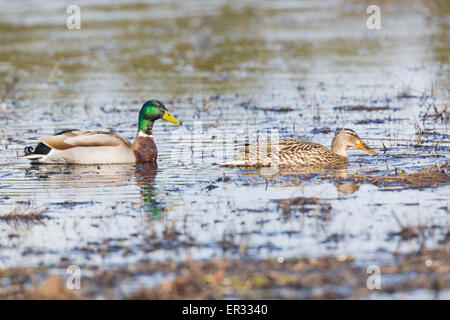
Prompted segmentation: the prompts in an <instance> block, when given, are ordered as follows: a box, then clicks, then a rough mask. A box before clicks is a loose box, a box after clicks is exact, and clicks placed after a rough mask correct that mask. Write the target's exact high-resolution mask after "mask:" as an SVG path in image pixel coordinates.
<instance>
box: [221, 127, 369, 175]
mask: <svg viewBox="0 0 450 320" xmlns="http://www.w3.org/2000/svg"><path fill="white" fill-rule="evenodd" d="M349 147H356V148H359V149H361V150H365V151H367V152H369V153H372V154H376V153H375V151H373V150H372V149H370V148H369V147H368V146H367V145H366V144H365V143H364V142H363V141H362V140H361V139H360V138H359V137H358V135H357V134H356V133H355V132H354V131H353V130H350V129H342V130H341V131H339V132H338V133H337V134H336V136H335V137H334V139H333V142H332V148H331V150H330V149H328V148H326V147H324V146H323V145H321V144H319V143H315V142H311V141H307V140H302V139H280V140H275V141H265V142H259V143H258V142H257V143H253V144H251V145H249V146H247V147H246V148H245V149H244V150H243V151H241V152H239V153H238V154H237V155H236V156H235V158H234V160H233V161H230V162H226V163H223V164H221V166H228V167H234V166H244V167H246V166H247V167H268V166H313V167H338V166H342V165H346V164H347V163H348V158H347V153H346V149H347V148H349Z"/></svg>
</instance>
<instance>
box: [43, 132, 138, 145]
mask: <svg viewBox="0 0 450 320" xmlns="http://www.w3.org/2000/svg"><path fill="white" fill-rule="evenodd" d="M39 140H40V141H41V142H42V143H43V144H45V145H46V146H48V147H50V148H52V149H57V150H66V149H70V148H75V147H104V146H113V147H115V146H119V145H126V146H128V147H131V143H130V142H129V141H128V140H126V139H124V138H122V137H121V136H119V135H117V134H113V133H108V132H99V131H84V130H70V131H64V132H62V133H60V134H57V135H54V136H49V137H44V138H40V139H39Z"/></svg>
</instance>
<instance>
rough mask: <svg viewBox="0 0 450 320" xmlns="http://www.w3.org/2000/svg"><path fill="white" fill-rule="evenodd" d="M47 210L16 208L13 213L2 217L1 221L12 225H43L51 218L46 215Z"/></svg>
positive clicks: (0, 217) (0, 216)
mask: <svg viewBox="0 0 450 320" xmlns="http://www.w3.org/2000/svg"><path fill="white" fill-rule="evenodd" d="M45 212H46V209H43V210H35V209H32V208H29V207H25V208H14V209H13V210H12V211H11V212H9V213H7V214H5V215H0V221H4V222H6V223H11V224H33V223H42V222H43V220H45V219H49V218H50V217H49V216H47V215H45V214H44V213H45Z"/></svg>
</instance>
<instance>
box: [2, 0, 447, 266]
mask: <svg viewBox="0 0 450 320" xmlns="http://www.w3.org/2000/svg"><path fill="white" fill-rule="evenodd" d="M27 3H28V2H27V1H23V2H20V3H16V2H10V1H3V2H2V3H1V11H0V12H1V13H0V18H1V19H0V20H1V21H2V22H1V23H0V31H1V35H0V40H1V43H2V44H1V47H0V74H1V76H2V79H4V80H3V81H2V83H1V85H2V87H0V90H2V91H0V92H1V94H2V97H3V101H5V103H6V104H7V105H8V109H7V111H8V119H7V120H6V119H5V117H4V115H3V114H1V113H0V115H2V116H3V117H0V126H1V131H3V138H2V140H1V144H0V150H1V153H0V188H1V189H0V190H1V193H0V212H1V213H2V214H5V213H8V212H10V211H11V210H13V209H14V208H19V209H22V208H33V209H35V210H45V215H46V219H44V220H42V221H40V222H38V223H24V222H20V223H10V222H8V223H7V222H5V221H0V267H1V268H5V267H10V266H37V265H53V264H56V263H58V262H59V261H60V260H61V259H67V260H68V261H69V262H70V263H71V264H78V265H85V264H102V265H104V266H105V267H112V266H114V265H122V264H123V265H125V264H129V263H133V262H136V261H139V260H150V261H154V260H163V259H185V255H186V254H187V253H188V252H189V254H190V255H191V256H192V257H193V258H196V259H208V258H211V257H223V256H230V257H237V256H242V255H248V256H249V257H252V258H263V257H280V256H281V257H295V256H301V255H307V256H322V255H325V254H329V255H339V254H352V255H354V256H355V257H356V258H357V261H358V262H359V263H361V264H372V263H380V262H381V261H384V260H389V259H391V257H392V253H395V252H409V251H412V250H416V249H418V248H419V247H420V246H426V247H430V248H432V247H434V246H436V245H437V243H438V242H439V241H443V239H445V234H446V232H447V231H446V230H447V225H448V206H449V194H450V186H449V185H448V184H444V185H441V186H438V187H435V188H424V189H420V190H417V189H407V188H402V187H398V188H383V187H378V186H375V185H372V184H361V185H358V186H357V185H352V184H350V185H346V186H342V185H341V184H340V183H339V177H345V176H346V175H347V176H348V175H351V174H364V173H376V174H379V175H383V174H392V173H393V172H394V170H395V169H400V168H401V169H402V170H405V171H407V172H410V171H419V170H422V169H423V168H425V167H432V166H434V164H435V163H436V162H439V163H448V160H449V152H450V148H449V140H450V139H449V130H448V123H445V122H444V121H440V120H439V119H433V118H430V117H426V118H424V115H425V114H426V113H427V110H428V109H429V108H431V106H433V105H434V106H436V107H437V108H438V109H439V110H442V108H443V107H444V106H445V105H446V104H448V97H449V91H448V88H449V78H448V54H449V50H448V43H449V42H448V34H447V31H448V19H449V16H448V12H449V7H448V5H447V6H443V5H440V3H442V2H439V1H436V2H433V1H431V2H429V3H428V2H420V1H414V2H412V3H411V2H409V1H408V2H406V1H399V2H396V4H387V3H383V5H382V30H379V31H370V30H368V29H367V28H366V25H365V20H366V17H367V15H366V14H365V6H364V4H363V3H362V2H359V1H320V2H314V1H311V2H302V3H298V2H297V1H276V2H272V1H258V2H248V3H246V4H242V3H241V2H237V1H236V2H234V1H231V2H226V1H216V2H214V3H213V4H212V3H210V1H188V2H186V3H185V2H183V3H182V4H181V3H175V2H170V1H169V2H166V1H164V2H163V1H161V2H159V1H152V2H148V3H144V2H139V3H133V2H123V3H122V4H117V5H113V6H112V5H110V4H109V2H107V1H101V0H97V1H94V3H95V4H92V3H93V2H92V1H89V2H88V1H78V3H79V5H80V7H81V10H82V29H81V30H67V29H66V27H65V20H66V18H67V16H68V15H67V14H66V13H65V9H66V7H67V6H68V5H69V4H71V3H69V2H67V3H65V2H58V3H57V4H54V3H53V2H51V1H48V2H43V3H42V4H41V3H40V5H39V6H36V5H35V4H34V3H33V2H30V3H29V5H26V4H27ZM437 12H439V14H437ZM15 78H17V81H15V80H14V79H15ZM14 83H16V84H15V85H13V84H14ZM148 99H159V100H162V101H164V102H165V103H166V105H167V106H168V108H169V110H171V112H172V113H173V114H174V115H176V116H177V117H178V118H179V119H181V120H182V121H183V123H184V125H183V127H181V128H178V127H175V126H173V125H171V124H169V123H162V121H160V122H157V123H156V125H155V128H154V136H155V139H156V143H157V146H158V150H159V161H158V169H157V170H155V169H153V168H149V167H147V166H135V165H118V166H50V165H41V166H33V165H31V164H30V163H29V162H28V161H26V160H22V159H18V158H17V154H18V153H21V152H22V150H23V148H24V146H25V145H27V144H30V143H34V142H35V140H33V138H36V137H39V136H45V135H50V134H53V133H55V132H56V131H57V130H60V129H65V128H80V129H88V130H113V131H115V132H117V133H119V134H121V135H123V136H124V137H126V138H128V139H133V137H134V135H135V132H136V122H137V113H138V111H139V108H140V106H141V105H142V103H143V102H144V101H145V100H148ZM360 105H362V106H370V107H379V110H375V111H367V110H366V111H360V110H351V108H350V109H349V108H345V106H360ZM283 108H289V109H291V110H292V111H288V112H281V111H277V110H280V109H283ZM430 110H431V111H429V113H433V112H432V111H433V110H432V109H430ZM282 111H286V110H282ZM0 112H1V111H0ZM415 123H417V124H418V125H419V127H420V128H421V129H423V130H425V129H426V131H427V132H428V135H425V136H423V137H422V138H423V139H424V143H423V144H421V145H419V146H417V147H414V145H416V144H417V143H416V140H417V138H418V137H417V129H416V128H415V126H414V124H415ZM341 127H348V128H352V129H354V130H355V131H356V132H358V134H359V135H360V136H361V137H363V138H365V139H366V141H367V142H368V144H369V145H371V146H373V147H375V149H377V151H379V153H380V155H379V156H378V157H373V156H371V155H369V154H363V153H361V152H360V151H359V150H358V151H355V150H349V155H350V163H349V166H348V168H347V169H345V170H344V172H331V173H330V172H327V173H323V172H315V173H308V174H298V173H292V172H291V173H289V172H287V173H286V172H284V173H283V172H273V171H270V170H268V169H261V170H238V169H225V168H219V167H218V163H220V162H221V161H222V160H224V157H222V156H221V155H222V154H224V153H225V158H226V159H228V158H229V157H230V156H231V155H232V154H234V153H235V150H236V149H237V147H238V146H239V143H241V144H242V142H243V140H245V139H244V138H243V137H244V136H245V133H246V132H245V130H247V133H248V132H256V131H257V130H261V131H263V132H265V131H266V130H268V129H270V130H272V131H273V132H278V133H279V135H280V136H282V137H301V138H305V139H310V140H314V141H317V142H320V143H323V144H325V145H329V144H330V142H331V139H332V137H333V136H334V132H335V130H336V129H337V128H341ZM226 137H228V138H229V137H232V138H231V139H230V138H229V139H228V140H226V142H224V140H223V139H224V138H226ZM235 138H236V140H238V141H237V142H238V143H236V144H235V143H234V140H235ZM250 140H253V138H252V136H251V137H250ZM438 142H439V143H438ZM326 175H331V176H337V178H333V179H323V177H324V176H326ZM224 177H226V178H227V179H223V178H224ZM223 180H226V181H223ZM295 197H315V198H318V199H319V201H320V203H324V204H326V205H329V206H330V208H331V209H330V210H329V212H328V211H327V212H328V213H326V212H325V213H324V212H323V211H322V210H320V208H319V206H317V208H316V207H314V206H313V207H312V210H311V211H308V212H307V213H301V212H295V211H294V212H291V213H289V214H287V215H286V214H283V213H282V211H281V210H280V208H279V207H278V204H279V202H280V201H282V200H285V199H293V198H295ZM398 221H400V222H401V223H402V224H403V225H411V226H418V225H424V226H428V227H431V226H435V228H434V229H433V228H431V229H430V230H435V232H434V231H433V232H431V231H430V232H429V234H427V235H426V236H425V237H423V238H421V239H414V240H410V241H403V240H401V239H399V238H398V237H391V236H390V234H391V233H395V232H398V231H399V222H398ZM172 226H174V229H173V230H176V231H177V232H178V233H179V235H178V236H174V237H170V236H164V234H165V231H164V230H166V234H167V230H168V229H170V228H171V227H172ZM152 235H153V238H152ZM152 239H160V240H159V241H157V240H152ZM243 248H245V249H246V250H243ZM244 251H245V253H244Z"/></svg>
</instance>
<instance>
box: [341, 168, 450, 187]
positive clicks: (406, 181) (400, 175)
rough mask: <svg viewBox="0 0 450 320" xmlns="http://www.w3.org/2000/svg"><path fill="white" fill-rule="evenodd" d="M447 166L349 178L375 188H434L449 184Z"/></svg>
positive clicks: (449, 174) (449, 175) (449, 177)
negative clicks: (370, 184) (369, 184)
mask: <svg viewBox="0 0 450 320" xmlns="http://www.w3.org/2000/svg"><path fill="white" fill-rule="evenodd" d="M448 169H449V165H448V164H445V165H439V164H437V165H435V166H434V167H433V168H425V169H423V170H422V171H419V172H410V173H408V172H405V171H403V170H397V169H395V173H394V174H393V175H385V176H377V175H372V174H368V175H356V176H352V177H350V179H351V180H352V182H357V183H360V182H369V183H372V184H374V185H376V186H382V187H385V188H389V187H398V186H402V187H405V188H414V189H421V188H427V187H436V186H438V185H441V184H447V183H450V173H448Z"/></svg>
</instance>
